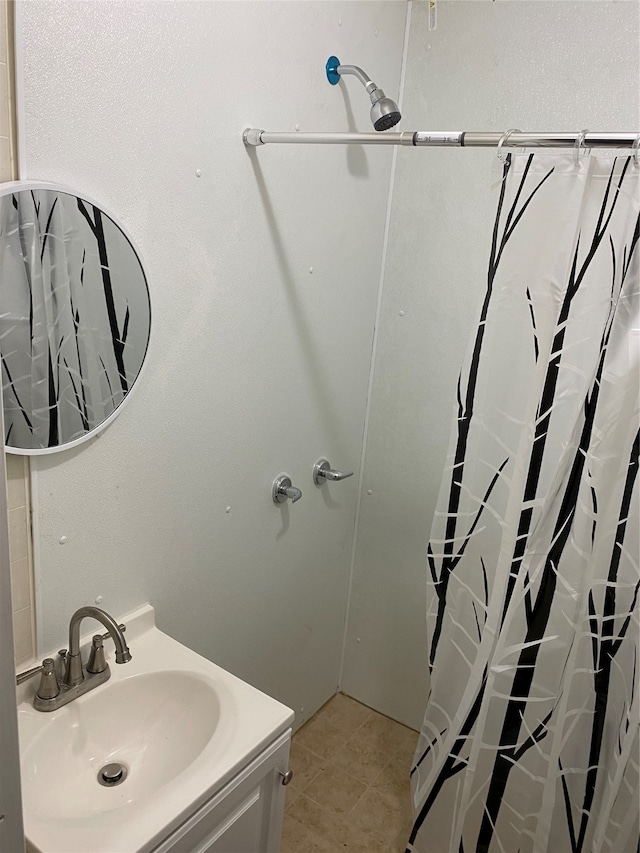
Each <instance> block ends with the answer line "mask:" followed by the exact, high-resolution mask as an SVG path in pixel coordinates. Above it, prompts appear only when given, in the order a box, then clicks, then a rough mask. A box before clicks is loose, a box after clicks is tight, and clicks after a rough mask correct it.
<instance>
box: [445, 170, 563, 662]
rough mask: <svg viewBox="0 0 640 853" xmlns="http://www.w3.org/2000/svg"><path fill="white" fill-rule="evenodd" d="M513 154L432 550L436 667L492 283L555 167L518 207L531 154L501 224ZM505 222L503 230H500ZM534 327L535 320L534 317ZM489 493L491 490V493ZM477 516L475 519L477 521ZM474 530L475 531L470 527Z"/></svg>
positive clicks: (454, 560)
mask: <svg viewBox="0 0 640 853" xmlns="http://www.w3.org/2000/svg"><path fill="white" fill-rule="evenodd" d="M511 162H512V160H511V155H510V154H509V155H507V157H506V158H505V162H504V167H503V173H502V184H501V189H500V198H499V200H498V211H497V214H496V218H495V221H494V226H493V237H492V243H491V254H490V256H489V268H488V271H487V289H486V292H485V296H484V301H483V304H482V308H481V311H480V320H479V322H478V327H477V330H476V336H475V340H474V343H473V354H472V357H471V365H470V368H469V375H468V378H467V387H466V389H465V394H464V400H463V399H462V393H461V385H462V374H461V375H460V377H459V379H458V390H457V397H458V420H457V430H458V434H457V441H456V449H455V455H454V460H453V469H452V473H451V484H450V487H449V501H448V507H447V526H446V532H445V543H444V548H443V551H444V555H443V558H442V565H441V567H440V572H439V573H438V570H437V568H436V565H435V560H434V558H433V552H432V551H431V550H430V551H429V568H430V571H431V575H432V577H433V580H434V584H435V589H436V592H437V595H438V613H437V617H436V624H435V628H434V632H433V639H432V642H431V651H430V653H429V663H430V667H433V663H434V661H435V657H436V654H437V651H438V644H439V642H440V635H441V633H442V624H443V620H444V616H445V612H446V608H447V591H448V588H449V580H450V577H451V573H452V572H453V571H454V569H455V567H456V565H457V563H458V562H459V560H460V557H461V553H460V551H458V552H455V553H454V543H455V541H456V534H457V523H458V509H459V506H460V496H461V494H462V481H463V477H464V467H465V462H466V455H467V443H468V440H469V431H470V429H471V423H472V420H473V404H474V399H475V394H476V385H477V381H478V372H479V367H480V360H481V356H482V343H483V340H484V333H485V322H486V319H487V314H488V312H489V306H490V303H491V297H492V294H493V283H494V280H495V277H496V273H497V271H498V267H499V265H500V260H501V258H502V255H503V252H504V250H505V247H506V246H507V243H508V242H509V238H510V237H511V236H512V234H513V232H514V230H515V228H516V226H517V225H518V223H519V222H520V220H521V219H522V217H523V216H524V213H525V211H526V209H527V208H528V206H529V204H530V203H531V201H532V199H533V198H534V196H535V195H536V193H537V192H538V191H539V189H540V187H541V186H542V185H543V184H544V183H545V181H546V180H547V179H548V178H549V176H550V175H551V174H552V172H553V169H550V170H549V172H548V173H547V174H546V175H545V176H544V178H543V179H542V180H541V181H540V182H539V183H538V184H537V185H536V186H535V187H534V188H533V189H532V190H531V192H530V194H529V196H528V197H527V199H526V200H525V201H524V203H523V204H522V205H521V207H520V209H519V210H518V203H519V201H520V197H521V195H522V193H523V192H524V188H525V184H526V181H527V175H528V174H529V170H530V167H531V163H532V162H533V154H531V155H530V156H529V158H528V160H527V164H526V166H525V168H524V171H523V174H522V178H521V180H520V184H519V186H518V190H517V192H516V194H515V197H514V200H513V204H512V205H511V208H510V209H509V212H508V214H507V216H506V219H505V221H504V223H502V224H501V221H500V220H501V217H502V208H503V204H504V196H505V189H506V179H507V174H508V172H509V169H510V167H511ZM501 225H502V233H501V232H500V229H501ZM534 327H535V321H534ZM489 494H490V493H489ZM489 494H487V495H485V502H486V500H487V498H488V497H489ZM483 508H484V504H483V505H482V506H481V507H480V511H479V514H480V513H481V512H482V510H483ZM477 520H478V519H476V523H477ZM471 532H472V531H471ZM468 535H469V534H467V537H465V540H464V543H463V547H464V545H466V542H467V541H468Z"/></svg>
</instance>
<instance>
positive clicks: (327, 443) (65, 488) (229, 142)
mask: <svg viewBox="0 0 640 853" xmlns="http://www.w3.org/2000/svg"><path fill="white" fill-rule="evenodd" d="M54 5H55V7H56V12H55V14H52V11H51V9H52V4H51V3H49V2H46V3H43V2H37V1H36V0H34V2H29V3H25V4H24V5H23V9H22V16H23V26H22V37H23V54H22V57H23V59H22V63H21V67H20V71H21V73H22V75H23V80H24V104H25V115H24V137H23V144H24V153H25V162H24V174H23V177H27V178H32V179H42V180H49V181H55V182H59V183H62V184H67V185H69V186H71V187H78V188H79V189H81V190H83V191H84V192H85V193H87V194H89V195H90V196H92V197H93V198H95V199H96V200H99V201H102V203H103V204H104V205H105V207H106V208H107V210H109V211H111V212H113V213H115V215H116V216H118V217H119V218H121V220H122V221H123V222H124V224H125V226H126V227H127V229H128V230H129V232H130V234H131V235H132V237H133V239H134V241H135V242H136V244H137V246H138V248H139V249H140V251H141V253H142V257H143V260H144V261H145V264H146V269H147V273H148V279H149V286H150V290H151V296H152V310H153V329H152V340H151V345H150V351H149V357H148V364H147V367H146V370H145V372H144V374H143V376H142V377H141V379H140V380H139V387H137V388H136V389H135V392H134V394H132V397H131V400H130V402H129V403H128V405H127V406H126V408H125V409H124V411H123V412H122V415H121V416H120V417H119V418H117V419H116V421H115V422H114V423H113V424H112V425H111V426H110V427H109V428H108V429H107V430H106V431H105V432H104V433H103V434H102V435H101V436H100V437H99V438H98V439H96V440H94V441H93V442H91V443H89V444H88V445H84V446H82V447H80V448H78V449H75V450H71V451H68V452H63V453H59V454H57V455H55V456H52V457H49V458H42V457H39V458H38V459H37V461H35V462H34V468H35V483H36V486H37V495H36V498H37V509H36V516H35V523H36V524H37V557H38V566H37V579H38V601H39V604H40V608H39V619H40V625H39V628H40V637H39V644H40V646H41V648H42V649H43V650H44V649H48V648H52V647H53V648H57V645H56V644H59V643H60V642H62V641H63V640H64V637H65V632H66V627H67V625H68V620H69V616H70V614H71V612H72V611H73V610H74V609H75V608H76V607H79V606H80V605H83V604H88V603H92V602H93V601H94V600H95V599H96V598H97V597H102V598H101V605H102V606H103V607H104V608H106V609H107V610H108V611H110V612H112V613H113V614H114V615H117V614H122V613H123V612H125V611H127V610H129V609H130V608H132V607H134V606H136V605H138V604H140V603H141V602H144V601H147V600H148V601H150V602H151V603H152V604H153V605H154V606H155V607H156V608H157V618H158V624H159V627H160V628H161V629H162V630H165V631H167V632H168V633H169V634H171V635H172V636H174V637H176V638H177V639H178V640H181V641H183V642H185V643H186V644H187V645H189V646H191V647H192V648H194V649H196V650H197V651H199V652H200V653H202V654H203V655H205V656H207V657H210V658H211V659H213V660H215V661H216V662H217V663H219V664H220V665H222V666H224V667H226V668H228V669H230V670H231V671H233V672H234V673H236V674H238V675H240V676H241V677H243V678H245V679H246V680H248V681H249V682H251V683H252V684H255V685H256V686H257V687H259V688H262V689H264V690H266V691H267V692H268V693H270V694H272V695H273V696H275V697H277V698H279V699H281V700H282V701H284V702H286V703H287V704H289V705H290V706H291V707H292V708H294V709H295V711H296V713H297V714H298V719H299V721H300V720H301V719H302V718H303V717H306V716H308V714H309V713H312V712H313V711H315V710H316V709H317V708H318V706H319V705H320V704H322V703H323V702H324V701H325V700H326V699H327V698H329V696H330V695H331V694H332V693H333V692H334V691H335V689H336V686H337V683H338V672H339V661H340V652H341V644H342V633H343V624H344V616H345V605H346V591H347V584H348V573H349V565H350V558H351V545H352V538H353V530H354V516H355V505H356V494H357V482H358V478H357V477H353V478H352V479H350V480H347V481H346V482H344V483H339V484H335V485H333V486H331V487H325V488H323V489H317V488H316V487H314V485H313V483H312V480H311V467H312V464H313V463H314V462H315V461H316V459H317V458H318V457H320V456H321V455H327V456H328V457H329V459H330V460H331V462H332V463H333V464H334V465H336V466H343V467H345V468H346V467H349V468H353V469H357V467H358V465H359V460H360V450H361V442H362V434H363V422H364V412H365V404H366V395H367V381H368V372H369V363H370V357H371V344H372V334H373V325H374V317H375V310H376V299H377V290H378V280H379V273H380V265H381V248H380V247H381V242H382V239H381V238H382V233H383V229H384V221H385V209H386V203H387V194H388V185H389V177H390V168H391V152H390V151H389V150H379V149H376V150H371V149H368V150H366V151H365V150H362V149H357V148H355V149H351V150H349V151H347V150H346V149H344V148H335V147H334V148H331V147H326V148H317V147H316V148H310V147H302V146H300V147H297V148H287V147H284V146H282V147H275V146H274V147H265V148H264V149H263V150H261V151H259V152H255V153H254V154H253V155H251V156H250V155H249V154H248V153H247V151H246V150H245V149H244V147H243V145H242V142H241V133H242V130H243V128H245V127H246V126H248V125H255V126H258V127H265V128H267V129H271V130H293V129H294V127H295V125H296V124H299V126H300V129H301V130H338V129H345V130H346V129H348V127H349V126H351V127H354V126H355V127H357V128H358V129H359V130H367V129H368V121H369V120H368V99H367V97H366V95H365V93H364V92H363V91H362V89H361V87H360V86H359V84H358V83H357V82H356V81H355V80H351V81H348V84H347V85H345V84H344V83H343V84H341V86H339V87H335V88H334V87H331V86H329V85H328V83H327V81H326V78H325V75H324V65H325V62H326V59H327V57H328V56H329V55H331V54H333V53H335V54H337V55H338V56H340V58H342V59H343V61H345V62H357V63H358V64H361V65H363V66H364V67H365V68H366V69H367V70H368V71H369V73H370V74H372V76H373V77H374V79H376V80H380V81H384V87H385V89H386V90H387V92H388V94H390V95H392V96H393V95H394V94H395V93H396V92H397V88H398V84H399V76H400V64H401V56H402V44H403V36H404V26H405V16H406V4H405V3H403V2H376V3H359V2H353V3H348V2H347V3H343V2H331V3H315V2H305V3H288V2H282V3H279V2H243V3H223V2H204V3H195V2H192V3H181V2H160V3H152V2H138V3H129V2H120V3H113V2H110V0H109V2H92V3H76V2H56V3H55V4H54ZM196 170H201V176H200V177H197V176H196ZM281 471H286V472H288V473H289V474H290V475H291V476H292V478H293V480H294V483H295V484H296V485H298V486H299V487H300V488H302V490H303V492H304V496H303V498H302V500H301V501H299V502H298V503H296V504H295V505H287V506H284V507H282V508H277V507H276V506H274V504H273V503H272V501H271V496H270V490H271V482H272V480H273V478H274V477H275V475H276V474H278V473H280V472H281ZM63 537H66V541H65V540H64V539H63ZM61 539H62V540H63V542H64V544H61ZM132 652H133V654H135V648H133V649H132ZM303 708H304V710H301V709H303Z"/></svg>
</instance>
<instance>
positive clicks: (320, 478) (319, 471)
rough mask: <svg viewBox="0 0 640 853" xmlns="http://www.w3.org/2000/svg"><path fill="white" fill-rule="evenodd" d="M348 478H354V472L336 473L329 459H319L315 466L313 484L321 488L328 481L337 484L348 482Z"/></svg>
mask: <svg viewBox="0 0 640 853" xmlns="http://www.w3.org/2000/svg"><path fill="white" fill-rule="evenodd" d="M347 477H353V471H334V470H333V468H332V467H331V463H330V462H329V460H328V459H318V461H317V462H316V464H315V465H314V466H313V482H314V483H315V484H316V486H321V485H322V484H323V483H326V482H327V480H330V481H331V482H332V483H336V482H338V480H346V479H347Z"/></svg>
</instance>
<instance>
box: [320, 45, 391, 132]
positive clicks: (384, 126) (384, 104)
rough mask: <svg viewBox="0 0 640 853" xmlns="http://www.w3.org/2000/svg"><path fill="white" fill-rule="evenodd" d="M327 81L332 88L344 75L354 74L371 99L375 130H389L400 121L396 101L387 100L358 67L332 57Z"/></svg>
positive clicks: (327, 68) (328, 61)
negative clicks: (342, 63)
mask: <svg viewBox="0 0 640 853" xmlns="http://www.w3.org/2000/svg"><path fill="white" fill-rule="evenodd" d="M325 71H326V73H327V80H328V81H329V83H331V85H332V86H335V85H336V83H337V82H338V81H339V80H340V77H341V76H342V75H343V74H353V76H354V77H357V78H358V80H359V81H360V82H361V83H362V85H363V86H364V88H365V89H366V90H367V93H368V94H369V97H370V99H371V123H372V124H373V127H374V129H375V130H389V128H390V127H394V126H395V125H396V124H398V122H399V121H400V118H401V116H400V110H399V109H398V105H397V104H396V102H395V101H392V100H391V98H387V96H386V95H385V93H384V92H383V91H382V89H379V88H378V87H377V86H376V84H375V83H374V82H373V80H371V79H370V78H369V76H368V75H367V74H365V73H364V71H363V70H362V68H359V67H358V66H357V65H341V64H340V60H339V59H338V57H337V56H330V57H329V59H327V64H326V65H325Z"/></svg>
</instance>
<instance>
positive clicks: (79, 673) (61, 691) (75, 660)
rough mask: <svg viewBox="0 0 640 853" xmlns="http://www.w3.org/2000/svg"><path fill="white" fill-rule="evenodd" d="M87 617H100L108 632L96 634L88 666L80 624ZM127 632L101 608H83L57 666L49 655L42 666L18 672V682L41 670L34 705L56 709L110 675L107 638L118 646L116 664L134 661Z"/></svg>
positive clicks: (72, 622)
mask: <svg viewBox="0 0 640 853" xmlns="http://www.w3.org/2000/svg"><path fill="white" fill-rule="evenodd" d="M85 617H90V618H91V619H97V620H98V622H101V623H102V625H104V627H105V628H106V629H107V633H106V634H95V635H94V637H93V641H92V645H91V652H90V654H89V660H88V661H87V665H86V667H85V666H83V664H82V657H81V655H80V623H81V622H82V620H83V619H84V618H85ZM124 631H125V626H124V625H118V624H117V622H116V621H115V619H113V618H112V617H111V616H109V614H108V613H105V611H104V610H101V609H100V608H99V607H81V608H80V609H79V610H76V612H75V613H74V614H73V616H72V617H71V621H70V623H69V650H68V651H67V649H61V650H60V651H59V652H58V666H56V662H55V661H54V660H53V658H46V659H45V660H44V661H43V662H42V666H36V667H34V668H33V669H29V670H27V671H26V672H21V673H20V674H19V675H17V676H16V683H17V684H21V683H22V682H23V681H26V680H27V679H28V678H31V677H32V676H34V675H37V674H38V673H40V686H39V687H38V689H37V690H36V694H35V696H34V698H33V707H34V708H35V709H36V710H37V711H55V710H57V709H58V708H61V707H62V706H63V705H67V704H68V703H69V702H73V700H74V699H77V698H78V696H83V695H84V694H85V693H88V692H89V691H90V690H93V689H94V688H95V687H99V686H100V685H101V684H104V683H105V681H108V680H109V679H110V678H111V671H110V669H109V664H108V663H107V661H106V659H105V656H104V648H103V641H104V640H106V639H107V637H111V639H112V640H113V642H114V645H115V647H116V663H128V662H129V661H130V660H131V652H130V651H129V647H128V646H127V644H126V642H125V639H124ZM62 668H64V672H62V671H61V670H62Z"/></svg>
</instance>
